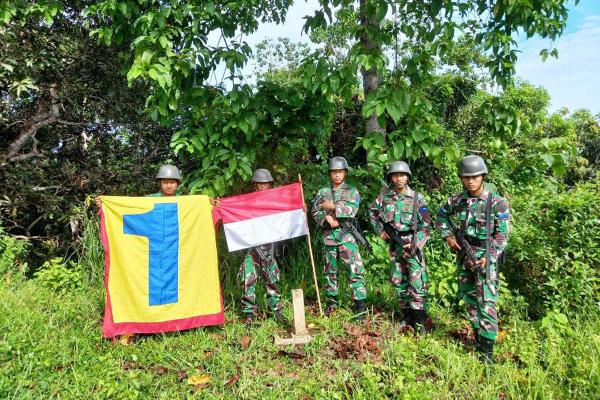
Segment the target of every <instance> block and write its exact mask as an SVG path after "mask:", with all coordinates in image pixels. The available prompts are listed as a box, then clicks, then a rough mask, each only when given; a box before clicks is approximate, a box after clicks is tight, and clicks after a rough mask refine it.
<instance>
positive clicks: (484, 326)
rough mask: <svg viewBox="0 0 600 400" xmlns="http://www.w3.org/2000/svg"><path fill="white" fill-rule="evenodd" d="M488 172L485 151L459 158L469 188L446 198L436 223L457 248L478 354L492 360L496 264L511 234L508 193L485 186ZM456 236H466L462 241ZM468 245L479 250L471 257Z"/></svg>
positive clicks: (495, 331)
mask: <svg viewBox="0 0 600 400" xmlns="http://www.w3.org/2000/svg"><path fill="white" fill-rule="evenodd" d="M487 173H488V170H487V166H486V165H485V162H484V161H483V159H482V158H481V157H479V156H475V155H469V156H466V157H464V158H463V159H462V160H461V162H460V165H459V168H458V175H459V176H460V179H461V181H462V183H463V186H464V188H465V191H463V192H462V193H459V194H457V195H455V196H453V197H451V198H450V199H448V202H447V203H446V204H444V205H443V206H442V207H441V208H440V209H439V211H438V214H437V221H436V228H437V229H439V231H440V232H441V234H442V236H443V237H444V238H445V239H446V241H447V242H448V245H449V246H450V248H452V249H453V250H454V251H458V252H459V256H458V281H459V291H460V294H461V297H462V298H463V300H464V301H465V303H466V307H467V312H468V314H469V319H470V321H471V325H472V326H473V329H474V330H475V332H476V335H477V344H476V347H477V349H478V350H479V352H480V359H481V360H482V361H484V362H486V363H492V362H493V349H494V342H495V340H496V336H497V334H498V316H497V313H496V303H497V301H498V269H497V265H498V261H499V259H500V256H501V255H502V252H503V251H504V249H505V248H506V244H507V240H508V233H509V218H510V212H509V209H508V202H507V201H506V199H504V198H502V197H501V196H500V195H498V194H497V193H494V192H491V191H490V190H488V189H487V188H486V187H485V185H484V180H485V177H486V175H487ZM454 216H456V219H457V222H458V223H459V226H458V228H457V229H458V232H454V231H453V229H452V225H453V223H452V222H451V220H450V218H451V217H454ZM457 236H458V238H459V239H462V238H461V236H464V238H465V239H466V241H465V243H463V246H461V244H460V243H459V242H458V240H457ZM464 247H468V249H465V248H464ZM470 250H472V251H473V252H474V255H475V257H474V260H473V261H470V260H469V258H470V257H468V251H470Z"/></svg>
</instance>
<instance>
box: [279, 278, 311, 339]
mask: <svg viewBox="0 0 600 400" xmlns="http://www.w3.org/2000/svg"><path fill="white" fill-rule="evenodd" d="M292 306H293V310H294V333H292V337H291V338H280V337H279V336H277V335H275V344H276V345H277V346H288V345H290V344H291V345H296V344H304V343H308V342H310V341H311V340H312V336H310V334H309V333H308V329H306V320H305V318H304V292H303V291H302V289H293V290H292Z"/></svg>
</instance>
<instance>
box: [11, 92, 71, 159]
mask: <svg viewBox="0 0 600 400" xmlns="http://www.w3.org/2000/svg"><path fill="white" fill-rule="evenodd" d="M48 93H49V95H50V108H49V110H46V111H43V110H42V106H41V103H40V104H39V107H38V112H37V113H36V114H34V115H33V116H32V117H31V118H29V119H28V120H27V121H25V123H24V124H23V127H22V128H21V132H20V133H19V136H18V137H17V138H16V139H15V140H14V141H13V142H12V143H11V144H10V146H9V147H8V152H7V153H6V155H5V156H4V160H3V163H2V165H5V164H6V163H9V162H15V161H23V160H28V159H31V158H33V157H40V156H42V155H41V153H40V152H39V151H38V149H37V141H36V140H35V134H36V132H37V131H38V129H40V128H42V127H44V126H47V125H50V124H52V123H54V122H56V121H57V120H58V116H59V112H60V103H59V102H58V101H57V100H56V84H55V83H53V84H51V85H50V87H49V89H48ZM29 139H34V142H33V148H32V150H31V151H30V152H29V153H27V154H21V155H19V152H20V151H21V150H22V149H23V147H25V145H26V144H27V142H28V141H29Z"/></svg>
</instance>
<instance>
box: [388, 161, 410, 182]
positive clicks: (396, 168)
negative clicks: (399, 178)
mask: <svg viewBox="0 0 600 400" xmlns="http://www.w3.org/2000/svg"><path fill="white" fill-rule="evenodd" d="M396 172H403V173H405V174H408V176H410V177H412V172H410V167H409V166H408V164H407V163H405V162H404V161H394V162H393V163H391V164H390V166H389V168H388V172H387V175H386V176H387V177H388V178H390V177H391V176H392V174H394V173H396Z"/></svg>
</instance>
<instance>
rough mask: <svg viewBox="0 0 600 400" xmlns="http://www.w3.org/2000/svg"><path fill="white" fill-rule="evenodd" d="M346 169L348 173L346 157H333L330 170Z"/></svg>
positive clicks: (330, 161) (330, 160)
mask: <svg viewBox="0 0 600 400" xmlns="http://www.w3.org/2000/svg"><path fill="white" fill-rule="evenodd" d="M336 169H345V170H346V171H348V161H346V159H345V158H344V157H332V158H330V159H329V170H330V171H333V170H336Z"/></svg>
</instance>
